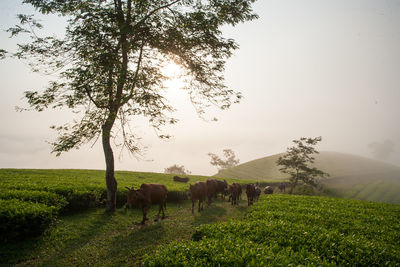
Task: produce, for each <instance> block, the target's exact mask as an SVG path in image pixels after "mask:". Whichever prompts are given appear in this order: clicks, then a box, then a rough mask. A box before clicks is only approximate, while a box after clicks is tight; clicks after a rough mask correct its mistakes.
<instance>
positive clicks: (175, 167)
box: [164, 164, 191, 174]
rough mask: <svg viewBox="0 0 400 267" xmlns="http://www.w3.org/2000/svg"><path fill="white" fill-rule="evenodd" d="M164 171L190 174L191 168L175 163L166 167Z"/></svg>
mask: <svg viewBox="0 0 400 267" xmlns="http://www.w3.org/2000/svg"><path fill="white" fill-rule="evenodd" d="M164 173H170V174H190V173H191V172H190V171H189V170H186V169H185V167H184V166H183V165H177V164H174V165H172V166H170V167H168V168H165V169H164Z"/></svg>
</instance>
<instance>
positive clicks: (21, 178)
mask: <svg viewBox="0 0 400 267" xmlns="http://www.w3.org/2000/svg"><path fill="white" fill-rule="evenodd" d="M173 176H174V174H162V173H150V172H130V171H116V172H115V177H116V179H117V182H118V188H119V190H123V191H126V189H125V187H126V186H128V187H131V186H133V187H134V188H138V187H140V185H141V184H142V183H162V184H164V185H165V186H166V187H167V188H168V190H169V191H187V190H188V188H189V184H191V183H192V184H193V183H195V182H196V181H205V180H206V179H208V178H209V177H208V176H199V175H185V177H189V182H187V183H180V182H174V181H173ZM227 181H228V183H232V182H241V183H243V181H241V180H238V179H232V178H230V179H227ZM246 182H247V181H246ZM250 182H255V181H250ZM0 186H1V187H2V188H9V189H22V190H44V191H56V190H57V189H59V188H70V189H73V190H75V191H79V190H91V189H105V171H101V170H72V169H70V170H62V169H56V170H51V169H49V170H46V169H0Z"/></svg>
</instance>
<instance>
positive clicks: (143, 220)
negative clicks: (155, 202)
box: [141, 205, 150, 224]
mask: <svg viewBox="0 0 400 267" xmlns="http://www.w3.org/2000/svg"><path fill="white" fill-rule="evenodd" d="M149 209H150V206H148V205H145V206H144V207H143V208H142V212H143V219H142V222H141V224H145V222H146V221H147V220H148V218H147V211H148V210H149Z"/></svg>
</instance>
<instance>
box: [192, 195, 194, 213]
mask: <svg viewBox="0 0 400 267" xmlns="http://www.w3.org/2000/svg"><path fill="white" fill-rule="evenodd" d="M193 213H194V200H193V199H192V214H193Z"/></svg>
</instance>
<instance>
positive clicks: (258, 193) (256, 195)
mask: <svg viewBox="0 0 400 267" xmlns="http://www.w3.org/2000/svg"><path fill="white" fill-rule="evenodd" d="M254 188H255V190H256V194H255V196H254V199H255V200H256V201H257V200H258V199H259V198H260V195H261V189H260V187H259V186H258V185H256V186H255V187H254Z"/></svg>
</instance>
